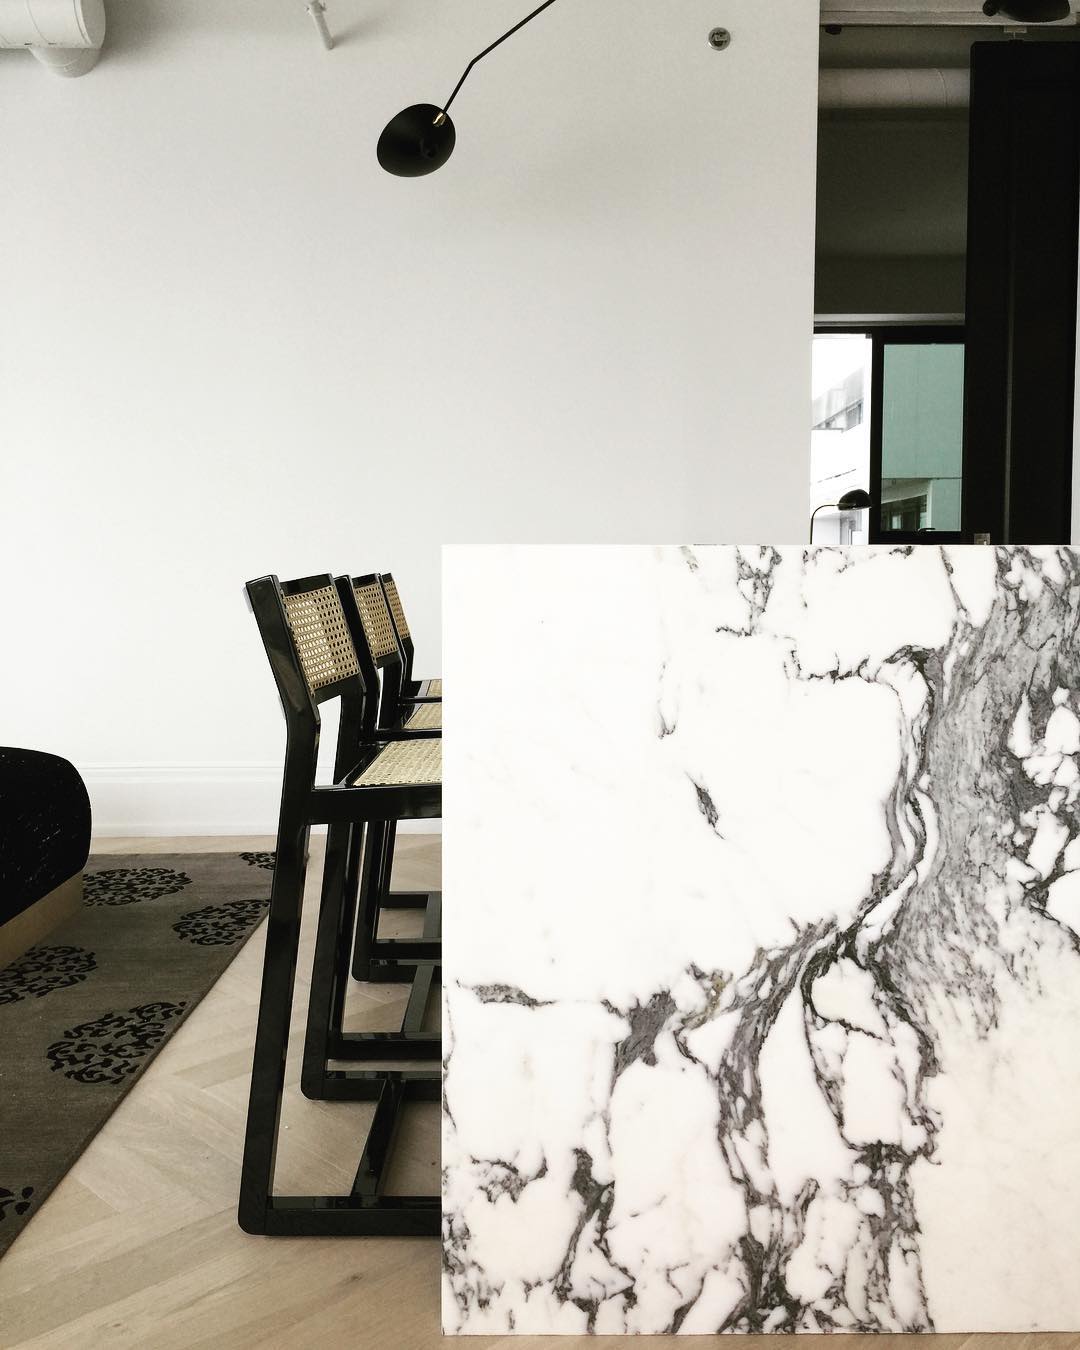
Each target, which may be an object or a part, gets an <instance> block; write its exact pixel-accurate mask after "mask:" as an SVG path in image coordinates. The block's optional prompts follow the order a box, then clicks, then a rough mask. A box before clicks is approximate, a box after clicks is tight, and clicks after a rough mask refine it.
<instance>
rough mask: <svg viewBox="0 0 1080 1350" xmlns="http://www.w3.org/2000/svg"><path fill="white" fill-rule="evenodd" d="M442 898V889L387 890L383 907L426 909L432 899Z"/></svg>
mask: <svg viewBox="0 0 1080 1350" xmlns="http://www.w3.org/2000/svg"><path fill="white" fill-rule="evenodd" d="M436 896H437V897H438V898H439V900H440V901H441V900H442V891H388V892H387V894H386V896H385V897H384V899H383V908H384V909H427V907H428V905H429V904H430V903H431V901H432V899H433V898H435V897H436Z"/></svg>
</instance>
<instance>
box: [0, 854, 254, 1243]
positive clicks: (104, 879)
mask: <svg viewBox="0 0 1080 1350" xmlns="http://www.w3.org/2000/svg"><path fill="white" fill-rule="evenodd" d="M272 867H273V854H270V853H240V854H236V853H178V854H163V855H158V854H154V855H150V854H142V855H140V854H135V855H130V856H123V855H112V856H110V855H101V856H99V857H97V858H94V857H92V858H91V859H90V861H89V863H88V864H87V867H86V884H85V891H84V900H85V903H84V905H83V908H82V910H81V912H80V913H79V914H78V915H76V916H75V917H74V918H73V919H71V920H69V921H68V922H67V923H66V924H64V925H62V926H61V927H60V928H58V929H56V930H55V932H53V933H52V934H50V936H49V938H48V939H47V941H46V942H44V943H42V944H41V945H40V946H37V947H32V948H31V949H30V951H28V952H27V953H26V955H25V956H23V957H22V958H20V960H18V961H16V962H15V963H14V964H13V965H10V966H7V967H6V968H4V969H3V970H0V1255H2V1254H3V1252H4V1251H6V1249H7V1248H8V1247H9V1246H10V1245H11V1244H12V1242H14V1240H15V1238H16V1237H17V1236H18V1234H19V1233H20V1231H21V1230H22V1229H23V1228H24V1227H25V1225H26V1224H27V1223H29V1221H30V1219H31V1218H32V1217H33V1216H34V1213H35V1212H36V1211H37V1209H38V1208H39V1207H40V1205H41V1203H42V1201H43V1200H44V1199H45V1197H46V1196H47V1195H48V1194H49V1192H50V1191H51V1190H52V1189H53V1187H54V1186H56V1184H57V1182H59V1181H60V1179H61V1178H62V1177H63V1176H64V1174H65V1172H67V1170H68V1168H70V1167H71V1165H72V1163H73V1162H74V1161H75V1159H76V1158H77V1157H78V1156H79V1154H80V1153H81V1152H82V1151H83V1149H84V1148H85V1147H86V1146H87V1144H88V1143H89V1142H90V1140H91V1139H92V1138H93V1137H94V1135H95V1134H97V1132H98V1130H100V1129H101V1127H102V1125H103V1124H104V1123H105V1121H106V1120H107V1119H108V1118H109V1116H110V1115H111V1114H112V1112H113V1111H114V1110H115V1109H116V1107H117V1105H118V1104H119V1103H120V1101H121V1100H122V1099H123V1098H124V1096H125V1095H126V1094H127V1093H128V1092H129V1091H130V1089H131V1087H132V1086H133V1084H134V1083H135V1082H137V1080H138V1078H139V1075H140V1074H141V1073H142V1072H143V1070H144V1069H145V1068H146V1066H147V1065H148V1064H149V1063H150V1061H151V1060H152V1059H153V1058H154V1056H155V1055H156V1054H157V1052H158V1051H159V1050H160V1049H161V1047H162V1046H163V1045H164V1044H165V1042H166V1041H167V1040H168V1039H169V1037H170V1036H171V1035H172V1034H173V1033H174V1032H175V1031H176V1029H177V1028H178V1027H179V1026H180V1025H181V1023H182V1022H183V1020H184V1018H185V1017H186V1016H187V1015H188V1013H190V1012H191V1010H192V1009H193V1008H194V1007H195V1006H196V1005H197V1004H198V1003H199V1001H200V999H202V998H203V996H204V995H205V994H206V992H207V990H209V989H210V988H211V987H212V986H213V985H214V983H215V982H216V981H217V979H218V978H219V977H220V976H221V974H222V972H223V971H224V970H225V968H226V967H227V966H228V965H229V963H230V962H231V961H232V959H233V957H234V956H236V954H237V952H238V951H239V950H240V948H241V946H242V945H243V943H244V942H245V941H246V939H247V938H248V937H250V936H251V934H252V932H254V930H255V928H256V927H257V926H258V924H259V922H260V921H261V919H262V917H263V915H264V914H265V912H266V908H267V904H268V902H269V897H270V869H271V868H272Z"/></svg>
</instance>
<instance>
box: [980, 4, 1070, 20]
mask: <svg viewBox="0 0 1080 1350" xmlns="http://www.w3.org/2000/svg"><path fill="white" fill-rule="evenodd" d="M983 13H984V14H986V15H987V16H988V17H990V18H993V16H994V15H995V14H1005V15H1007V16H1008V18H1010V19H1015V20H1016V22H1017V23H1057V22H1058V21H1059V20H1061V19H1067V18H1068V17H1069V13H1070V6H1069V0H986V3H985V4H984V5H983Z"/></svg>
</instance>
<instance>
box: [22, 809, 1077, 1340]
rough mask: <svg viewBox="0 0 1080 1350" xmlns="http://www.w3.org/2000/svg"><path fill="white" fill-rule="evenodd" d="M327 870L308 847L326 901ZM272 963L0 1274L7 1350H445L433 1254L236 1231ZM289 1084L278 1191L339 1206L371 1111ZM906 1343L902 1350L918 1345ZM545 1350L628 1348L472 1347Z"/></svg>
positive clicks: (210, 1006) (425, 1165)
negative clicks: (255, 1047)
mask: <svg viewBox="0 0 1080 1350" xmlns="http://www.w3.org/2000/svg"><path fill="white" fill-rule="evenodd" d="M316 842H317V841H316ZM268 847H272V842H271V841H268V840H258V839H255V840H252V839H243V840H240V839H191V840H184V841H177V840H171V839H163V840H159V841H151V840H145V839H141V840H130V839H114V840H108V841H103V842H102V844H101V845H100V846H99V849H98V851H102V852H104V851H109V852H116V853H124V852H151V851H157V852H177V851H182V850H184V849H190V850H192V851H196V852H197V851H204V850H210V849H223V850H240V849H248V848H268ZM318 871H319V868H318V854H317V849H316V848H314V847H313V874H314V882H315V884H316V885H317V882H318ZM438 871H439V851H438V839H437V838H436V837H429V836H417V835H412V836H404V837H402V838H401V839H400V840H399V851H398V864H397V868H396V871H395V885H396V886H400V887H401V888H403V889H421V888H427V887H432V886H435V885H437V884H438ZM313 910H314V905H313V904H309V906H308V914H307V916H306V922H305V936H304V950H303V953H302V957H301V963H300V978H299V983H300V984H301V985H303V983H304V978H305V973H306V969H307V966H308V965H309V963H310V953H311V918H312V916H313ZM261 956H262V938H261V933H260V934H259V935H256V937H255V938H254V939H253V940H252V941H251V942H250V943H248V945H247V947H246V948H245V949H244V950H243V951H242V952H241V953H240V955H239V956H238V957H237V959H236V961H235V962H234V963H233V965H232V966H230V968H229V970H228V971H227V972H226V974H225V976H224V977H223V978H222V979H221V981H220V982H219V983H218V985H217V986H216V987H215V988H214V989H213V990H212V991H211V993H210V994H209V995H208V996H207V997H206V999H205V1000H204V1002H203V1003H202V1004H201V1005H200V1006H199V1007H198V1008H197V1009H196V1010H195V1012H194V1013H193V1014H192V1016H191V1017H190V1018H189V1020H188V1021H187V1023H186V1024H185V1025H184V1026H183V1027H182V1028H181V1029H180V1031H179V1032H178V1033H177V1035H176V1036H175V1037H174V1038H173V1039H172V1040H171V1041H170V1042H169V1043H168V1045H166V1047H165V1048H164V1050H163V1051H162V1052H161V1054H160V1055H159V1056H158V1058H157V1059H156V1060H155V1061H154V1063H153V1064H152V1066H151V1067H150V1069H149V1070H148V1071H147V1073H146V1075H145V1076H144V1078H143V1079H142V1080H141V1082H139V1084H138V1085H137V1086H136V1087H135V1088H134V1090H133V1091H132V1092H131V1093H130V1094H129V1095H128V1097H127V1098H126V1099H125V1101H124V1102H123V1104H122V1105H121V1106H120V1108H119V1110H118V1111H117V1112H116V1114H115V1115H114V1116H113V1117H112V1119H111V1120H110V1121H109V1122H108V1124H107V1125H106V1126H105V1128H104V1129H103V1130H102V1131H101V1133H100V1134H99V1135H98V1136H97V1138H96V1139H95V1140H94V1142H93V1143H92V1144H91V1146H90V1147H89V1148H88V1149H87V1151H86V1153H85V1154H84V1155H83V1156H82V1158H80V1160H79V1161H78V1163H76V1165H75V1167H74V1168H73V1169H72V1171H71V1173H70V1174H69V1175H68V1177H67V1178H66V1179H65V1180H64V1182H63V1183H62V1184H61V1185H60V1187H59V1188H58V1189H57V1190H56V1191H55V1192H54V1194H53V1196H52V1197H51V1198H50V1199H49V1200H48V1201H47V1202H46V1204H45V1205H44V1207H43V1209H42V1211H41V1213H40V1214H39V1215H38V1216H37V1218H36V1219H35V1220H34V1222H33V1223H32V1224H31V1225H30V1226H29V1227H28V1229H27V1230H26V1232H25V1233H24V1235H23V1236H22V1237H21V1238H20V1239H19V1241H18V1242H17V1243H16V1244H15V1246H14V1247H13V1248H12V1249H11V1251H10V1252H9V1253H8V1255H7V1256H6V1257H5V1258H4V1260H3V1262H0V1347H3V1350H31V1348H32V1350H61V1348H63V1350H98V1347H112V1346H118V1347H120V1346H122V1347H147V1348H148V1350H202V1348H204V1347H205V1348H206V1350H209V1348H210V1347H213V1348H214V1350H252V1348H253V1347H260V1348H262V1347H266V1348H267V1350H286V1347H287V1348H288V1350H308V1347H316V1346H317V1347H320V1350H337V1347H348V1350H427V1348H431V1347H435V1346H436V1345H437V1344H438V1343H439V1339H440V1337H439V1319H438V1274H439V1253H438V1248H437V1244H436V1242H435V1241H434V1239H426V1240H397V1241H372V1240H356V1239H352V1240H350V1239H283V1238H253V1237H247V1236H246V1235H245V1234H243V1233H241V1231H240V1229H239V1228H238V1227H237V1226H236V1217H235V1214H236V1188H237V1179H238V1175H239V1167H240V1151H241V1141H242V1138H243V1125H244V1110H245V1105H246V1099H247V1081H248V1072H249V1068H250V1058H251V1044H252V1038H253V1034H254V1026H255V1012H256V1006H257V1002H258V987H259V986H258V982H259V968H260V962H261ZM298 1002H302V1000H301V999H298ZM388 1004H393V1007H390V1006H387V1005H388ZM400 1011H401V995H400V993H398V991H396V990H393V989H386V988H382V989H378V990H376V991H375V993H374V994H372V993H370V992H369V993H365V991H364V990H363V989H362V988H360V987H358V986H357V987H354V989H353V991H352V994H351V1005H350V1025H353V1026H356V1027H361V1026H365V1025H366V1026H372V1027H374V1026H379V1025H388V1024H389V1021H390V1019H392V1017H393V1016H394V1015H395V1014H399V1013H400ZM296 1079H297V1067H296V1065H294V1064H293V1062H292V1059H291V1058H290V1073H289V1081H290V1085H291V1090H290V1094H289V1101H288V1103H287V1107H286V1113H285V1126H286V1128H285V1131H284V1132H283V1139H282V1148H281V1158H280V1160H279V1164H278V1187H279V1189H294V1190H300V1189H303V1190H313V1189H315V1188H325V1189H327V1190H331V1189H336V1188H338V1187H340V1186H342V1185H344V1186H346V1187H347V1186H348V1185H349V1184H350V1183H351V1180H352V1172H353V1168H354V1167H355V1163H356V1160H357V1157H358V1155H359V1148H360V1142H361V1137H362V1132H363V1128H364V1124H365V1122H366V1120H367V1116H368V1112H369V1109H370V1108H368V1107H366V1106H362V1105H358V1104H355V1103H340V1104H328V1103H320V1102H308V1101H305V1100H304V1099H303V1098H302V1097H301V1096H300V1093H299V1090H298V1088H297V1086H296ZM436 1111H437V1108H436V1107H434V1106H432V1107H431V1108H430V1109H428V1108H426V1107H418V1108H417V1115H416V1117H415V1118H414V1119H412V1120H410V1121H409V1122H408V1128H407V1130H406V1131H405V1132H404V1133H403V1137H402V1142H401V1148H400V1153H401V1168H400V1172H399V1175H398V1177H397V1178H396V1180H397V1181H398V1182H399V1183H400V1187H405V1186H408V1187H410V1188H415V1189H417V1190H424V1189H428V1188H430V1189H435V1187H436V1185H437V1178H438V1166H437V1158H438V1152H437V1150H438V1121H437V1116H436ZM0 1148H2V1140H0ZM395 1188H396V1189H397V1188H399V1187H395ZM764 1339H765V1338H759V1337H750V1338H745V1339H744V1340H742V1341H740V1342H739V1344H740V1346H743V1347H745V1350H754V1347H751V1346H750V1345H748V1344H747V1341H754V1342H757V1341H759V1340H764ZM899 1339H900V1338H896V1337H891V1336H890V1337H853V1338H850V1339H848V1338H845V1341H844V1350H890V1346H891V1343H892V1342H893V1341H894V1340H899ZM926 1339H930V1338H926ZM932 1339H933V1340H934V1350H959V1347H961V1346H963V1347H964V1350H989V1347H990V1343H991V1338H990V1337H985V1336H944V1337H934V1338H932ZM992 1340H993V1343H994V1350H1080V1336H1035V1335H1032V1336H1011V1337H994V1338H992ZM863 1342H866V1344H865V1345H863V1344H862V1343H863ZM904 1342H905V1350H907V1347H909V1346H910V1342H911V1338H904ZM728 1343H729V1344H730V1343H731V1342H728ZM802 1343H803V1342H800V1344H802ZM1006 1343H1007V1344H1006ZM541 1344H544V1345H547V1346H549V1347H552V1348H553V1350H575V1348H578V1347H580V1348H581V1350H584V1347H586V1346H589V1347H596V1348H597V1350H599V1347H600V1346H603V1345H612V1344H616V1345H617V1344H625V1342H618V1341H615V1342H612V1341H609V1340H607V1339H603V1340H600V1339H596V1340H591V1341H590V1340H589V1339H587V1338H581V1339H578V1338H565V1337H564V1338H559V1339H557V1340H556V1339H552V1340H544V1341H541V1340H538V1339H536V1338H532V1337H529V1338H524V1337H521V1338H510V1337H506V1338H500V1339H497V1340H493V1339H489V1338H480V1339H474V1340H470V1341H469V1345H470V1347H472V1346H475V1347H476V1350H482V1347H493V1346H499V1347H501V1348H502V1350H535V1347H537V1346H539V1345H541ZM647 1344H648V1345H649V1346H650V1347H653V1346H656V1347H658V1348H659V1347H660V1346H675V1345H680V1346H683V1347H685V1346H687V1345H688V1344H690V1345H692V1344H694V1340H693V1339H688V1338H683V1339H682V1340H681V1341H679V1340H676V1339H675V1338H673V1337H657V1338H650V1339H649V1340H648V1342H647ZM774 1344H775V1342H774ZM758 1350H760V1347H759V1348H758Z"/></svg>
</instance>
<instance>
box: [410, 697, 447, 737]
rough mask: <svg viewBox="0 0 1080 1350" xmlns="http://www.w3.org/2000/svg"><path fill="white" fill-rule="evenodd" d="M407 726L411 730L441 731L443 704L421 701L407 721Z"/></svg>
mask: <svg viewBox="0 0 1080 1350" xmlns="http://www.w3.org/2000/svg"><path fill="white" fill-rule="evenodd" d="M405 727H406V729H407V730H409V731H441V730H442V704H441V703H421V705H420V706H419V707H418V708H417V710H416V711H415V712H414V713H413V714H412V716H411V717H410V718H409V720H408V721H407V722H406V723H405Z"/></svg>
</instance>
